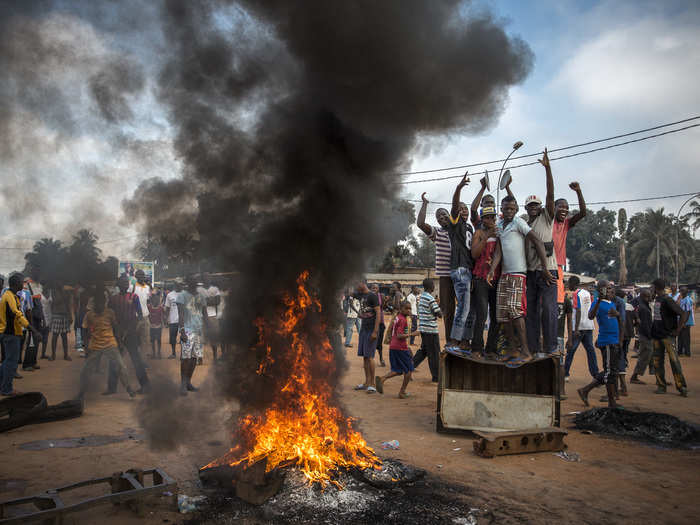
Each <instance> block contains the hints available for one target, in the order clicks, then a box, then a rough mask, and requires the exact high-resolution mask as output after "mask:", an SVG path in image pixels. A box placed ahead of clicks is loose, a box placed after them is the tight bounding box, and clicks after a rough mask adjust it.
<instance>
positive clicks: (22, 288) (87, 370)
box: [0, 270, 226, 399]
mask: <svg viewBox="0 0 700 525" xmlns="http://www.w3.org/2000/svg"><path fill="white" fill-rule="evenodd" d="M0 288H2V293H1V297H0V347H1V350H2V364H0V395H2V396H5V397H7V396H14V395H18V394H21V392H20V391H19V390H17V389H16V388H15V386H14V385H15V380H17V379H22V378H23V376H22V375H21V374H20V371H21V373H22V374H24V373H27V372H34V371H36V370H40V369H41V368H42V366H40V365H39V361H40V360H42V359H45V360H47V361H48V362H50V361H54V360H55V359H56V351H57V349H58V340H59V338H60V339H61V343H62V350H63V359H64V360H66V361H71V360H72V357H71V355H70V352H69V346H68V334H69V333H70V332H71V331H72V330H75V346H76V348H75V350H76V352H77V355H80V356H81V357H84V358H85V363H84V365H83V368H82V371H81V375H80V389H79V392H78V397H79V398H81V399H84V398H85V396H86V394H87V390H88V385H89V379H90V376H91V375H92V374H94V373H95V372H96V371H97V370H99V369H100V366H101V365H100V363H101V362H103V361H104V362H105V363H106V365H105V366H106V367H107V368H106V370H107V372H108V373H107V385H106V390H105V391H104V392H103V395H111V394H115V393H116V392H117V388H118V383H121V384H122V386H123V387H124V390H125V391H126V392H127V393H128V394H129V395H130V396H132V397H133V396H135V395H137V394H147V393H148V392H149V390H150V381H149V378H148V372H147V370H148V368H149V365H148V364H147V361H146V360H144V357H145V356H148V357H149V358H150V359H161V358H162V353H161V348H162V346H161V338H162V332H163V330H167V334H168V337H169V340H168V342H169V344H170V347H171V354H170V356H168V358H169V359H176V358H177V346H178V344H179V345H180V394H181V395H183V396H184V395H187V394H188V392H196V391H197V390H198V389H197V388H196V387H195V386H194V385H193V384H192V377H193V374H194V371H195V369H196V367H197V365H198V364H201V363H202V359H203V345H204V344H205V342H206V343H208V344H210V345H211V347H212V351H213V360H214V362H219V361H220V360H221V359H223V355H224V349H225V347H226V345H224V344H223V341H222V338H221V330H220V322H221V318H222V316H223V310H224V300H225V294H222V292H221V290H220V289H219V288H218V287H217V286H215V285H214V284H212V283H211V280H210V279H209V276H208V275H206V274H205V275H203V276H202V282H198V281H197V279H195V277H194V276H190V277H188V278H187V279H185V280H184V281H183V280H179V279H176V280H175V281H174V282H173V283H172V285H171V286H170V287H169V288H167V289H161V288H154V287H153V286H152V283H149V282H148V281H147V278H146V275H145V273H144V272H143V270H138V271H136V272H135V275H134V279H133V280H131V279H130V278H129V276H128V275H126V274H123V275H121V276H120V277H119V278H118V279H117V282H116V286H115V287H111V288H110V287H105V286H104V285H92V286H78V287H69V286H64V285H61V284H57V283H46V284H44V285H43V286H42V284H40V283H37V282H32V280H31V279H29V278H26V277H24V276H23V275H22V274H21V273H19V272H15V273H13V274H11V275H10V276H9V278H8V279H7V287H5V278H4V276H2V275H0ZM49 342H50V346H49ZM149 349H150V353H149ZM217 349H219V350H220V354H219V357H217ZM127 355H128V356H129V360H130V361H131V364H132V367H133V369H134V372H135V375H136V379H137V381H138V383H139V388H138V389H135V388H132V386H131V385H130V383H129V379H128V377H129V376H128V374H127V373H126V365H125V361H124V358H125V357H126V356H127ZM20 368H21V370H20Z"/></svg>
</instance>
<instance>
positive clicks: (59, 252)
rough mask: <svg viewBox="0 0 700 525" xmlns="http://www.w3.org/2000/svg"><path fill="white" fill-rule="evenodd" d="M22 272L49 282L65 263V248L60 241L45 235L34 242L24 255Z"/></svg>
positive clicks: (57, 274)
mask: <svg viewBox="0 0 700 525" xmlns="http://www.w3.org/2000/svg"><path fill="white" fill-rule="evenodd" d="M24 260H25V264H24V273H25V274H26V275H28V276H30V277H31V278H32V280H34V281H38V282H42V283H43V282H50V281H54V280H56V279H57V278H58V276H59V274H60V273H62V271H63V269H64V268H65V265H66V249H65V248H64V247H63V245H62V244H61V241H59V240H57V239H53V238H48V237H45V238H43V239H41V240H39V241H37V242H36V243H34V247H33V248H32V251H31V252H28V253H26V254H25V255H24Z"/></svg>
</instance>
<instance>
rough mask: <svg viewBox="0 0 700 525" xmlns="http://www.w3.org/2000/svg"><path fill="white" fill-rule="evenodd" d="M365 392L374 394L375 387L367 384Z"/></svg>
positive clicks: (375, 391)
mask: <svg viewBox="0 0 700 525" xmlns="http://www.w3.org/2000/svg"><path fill="white" fill-rule="evenodd" d="M367 393H368V394H376V393H377V389H376V388H374V387H373V386H368V387H367Z"/></svg>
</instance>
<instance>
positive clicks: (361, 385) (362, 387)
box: [353, 383, 367, 390]
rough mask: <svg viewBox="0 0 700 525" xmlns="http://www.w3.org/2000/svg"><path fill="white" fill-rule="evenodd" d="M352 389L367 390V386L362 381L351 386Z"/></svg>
mask: <svg viewBox="0 0 700 525" xmlns="http://www.w3.org/2000/svg"><path fill="white" fill-rule="evenodd" d="M353 390H367V386H366V385H365V384H364V383H360V384H359V385H357V386H356V387H353Z"/></svg>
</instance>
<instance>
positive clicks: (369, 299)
mask: <svg viewBox="0 0 700 525" xmlns="http://www.w3.org/2000/svg"><path fill="white" fill-rule="evenodd" d="M357 298H358V299H359V301H360V319H361V320H362V324H361V325H360V334H359V336H358V342H357V355H358V356H359V357H361V358H362V368H363V370H364V373H365V380H364V382H363V383H360V384H358V385H357V386H356V387H355V390H366V391H367V392H368V393H373V392H376V391H377V389H376V388H375V386H374V379H375V375H374V371H375V365H374V354H375V353H376V351H377V341H376V339H377V337H378V336H379V318H380V313H381V309H380V307H379V298H378V297H377V294H376V293H373V292H370V290H369V288H367V284H366V283H360V284H359V285H358V286H357Z"/></svg>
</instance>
